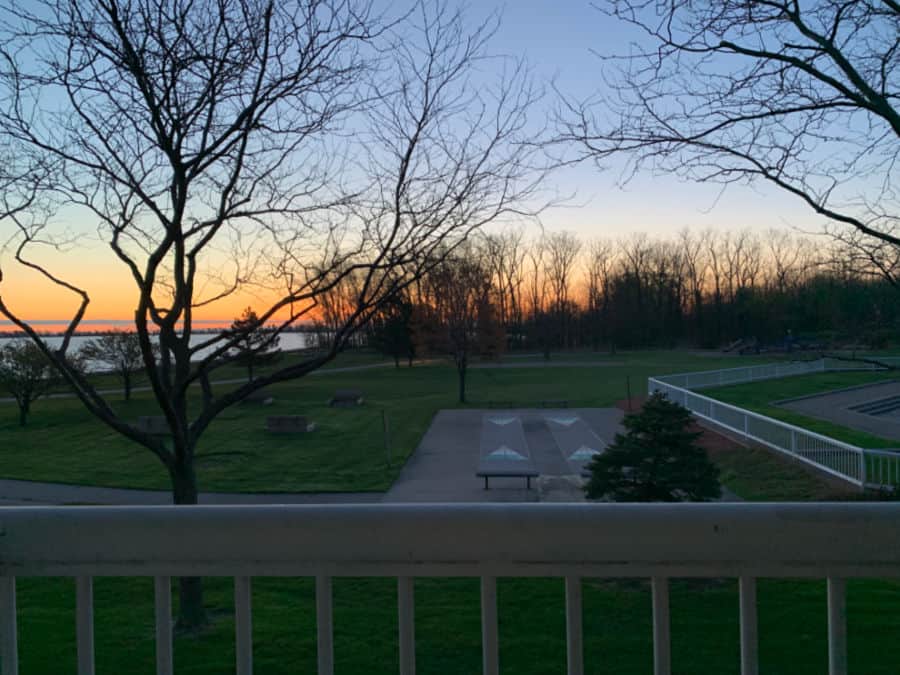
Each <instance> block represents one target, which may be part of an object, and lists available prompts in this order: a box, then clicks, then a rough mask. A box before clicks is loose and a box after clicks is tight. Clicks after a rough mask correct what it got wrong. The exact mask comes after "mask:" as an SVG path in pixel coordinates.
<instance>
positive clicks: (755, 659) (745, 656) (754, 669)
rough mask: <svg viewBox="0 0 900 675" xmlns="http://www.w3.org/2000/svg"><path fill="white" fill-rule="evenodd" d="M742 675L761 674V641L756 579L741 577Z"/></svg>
mask: <svg viewBox="0 0 900 675" xmlns="http://www.w3.org/2000/svg"><path fill="white" fill-rule="evenodd" d="M739 587H740V601H741V675H757V674H758V673H759V649H758V645H759V640H758V632H757V626H758V622H757V614H756V579H755V578H754V577H741V579H740V582H739Z"/></svg>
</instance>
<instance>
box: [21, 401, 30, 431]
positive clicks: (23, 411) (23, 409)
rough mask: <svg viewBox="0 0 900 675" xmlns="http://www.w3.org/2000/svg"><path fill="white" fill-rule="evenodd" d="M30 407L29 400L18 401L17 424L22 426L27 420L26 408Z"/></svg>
mask: <svg viewBox="0 0 900 675" xmlns="http://www.w3.org/2000/svg"><path fill="white" fill-rule="evenodd" d="M29 408H31V401H28V400H25V401H22V402H21V403H19V426H20V427H24V426H25V424H26V423H27V422H28V410H29Z"/></svg>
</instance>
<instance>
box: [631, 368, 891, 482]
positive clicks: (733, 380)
mask: <svg viewBox="0 0 900 675" xmlns="http://www.w3.org/2000/svg"><path fill="white" fill-rule="evenodd" d="M878 369H879V367H878V366H877V365H875V364H870V363H862V364H859V366H855V365H850V364H848V363H847V362H844V361H839V360H836V359H818V360H815V361H800V362H794V363H777V364H776V363H772V364H764V365H759V366H747V367H742V368H727V369H723V370H710V371H701V372H694V373H678V374H674V375H663V376H656V377H651V378H648V380H647V390H648V393H650V394H653V393H654V392H657V391H658V392H661V393H663V394H665V395H666V396H667V397H668V398H669V399H670V400H672V401H675V402H676V403H679V404H681V405H683V406H684V407H685V408H687V409H688V410H690V411H691V412H692V413H693V414H694V415H695V416H696V417H699V418H700V419H703V420H706V421H708V422H712V423H713V424H715V425H717V426H719V427H722V428H723V429H725V430H726V431H728V432H730V433H732V434H735V435H737V436H739V437H741V438H744V439H746V440H748V441H753V442H755V443H760V444H762V445H765V446H767V447H769V448H772V449H773V450H777V451H778V452H781V453H784V454H786V455H790V456H791V457H793V458H794V459H797V460H799V461H801V462H804V463H806V464H810V465H812V466H814V467H816V468H817V469H819V470H821V471H824V472H826V473H828V474H830V475H832V476H834V477H836V478H839V479H841V480H844V481H847V482H849V483H851V484H853V485H855V486H857V487H871V488H876V489H894V488H895V487H896V486H897V485H900V453H895V452H890V451H884V450H871V449H868V448H861V447H859V446H856V445H853V444H851V443H845V442H843V441H839V440H837V439H835V438H830V437H828V436H825V435H823V434H818V433H815V432H813V431H809V430H808V429H804V428H802V427H798V426H795V425H793V424H788V423H787V422H782V421H780V420H776V419H773V418H771V417H767V416H766V415H761V414H759V413H755V412H751V411H749V410H746V409H744V408H741V407H739V406H735V405H731V404H728V403H724V402H722V401H718V400H716V399H713V398H710V397H708V396H703V395H702V394H698V393H696V392H694V391H692V390H693V389H701V388H704V387H717V386H726V385H731V384H742V383H746V382H755V381H758V380H768V379H775V378H780V377H789V376H792V375H805V374H810V373H823V372H830V371H844V370H878Z"/></svg>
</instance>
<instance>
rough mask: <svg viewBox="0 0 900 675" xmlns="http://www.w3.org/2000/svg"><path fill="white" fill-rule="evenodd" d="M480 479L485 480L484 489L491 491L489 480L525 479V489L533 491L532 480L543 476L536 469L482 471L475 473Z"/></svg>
mask: <svg viewBox="0 0 900 675" xmlns="http://www.w3.org/2000/svg"><path fill="white" fill-rule="evenodd" d="M475 475H476V476H478V477H479V478H484V489H485V490H490V485H489V483H488V480H490V479H491V478H525V489H527V490H530V489H531V479H532V478H537V477H538V476H540V475H541V474H540V473H538V472H537V471H536V470H534V469H521V470H516V469H510V470H502V469H498V470H497V471H490V470H481V471H478V472H476V473H475Z"/></svg>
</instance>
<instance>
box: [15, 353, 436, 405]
mask: <svg viewBox="0 0 900 675" xmlns="http://www.w3.org/2000/svg"><path fill="white" fill-rule="evenodd" d="M416 363H417V364H419V363H424V364H427V363H430V361H422V362H420V361H417V362H416ZM394 367H395V365H394V362H393V361H382V362H379V363H367V364H365V365H361V366H342V367H340V368H320V369H319V370H314V371H312V372H311V373H309V375H331V374H332V373H352V372H356V371H362V370H373V369H376V368H394ZM246 381H247V378H246V377H233V378H229V379H227V380H215V381H213V382H210V385H211V386H213V387H215V386H219V385H223V384H243V383H244V382H246ZM197 386H199V385H197ZM142 391H144V392H146V391H152V387H151V386H150V385H143V386H140V387H132V388H131V393H132V394H134V393H136V392H142ZM97 393H98V394H100V395H101V396H115V395H116V394H121V393H122V387H116V388H115V389H101V390H99V391H98V392H97ZM74 396H75V394H72V393H65V392H60V393H58V394H48V395H47V396H44V398H74ZM15 401H16V400H15V399H14V398H10V397H8V396H7V397H5V398H0V403H15Z"/></svg>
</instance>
